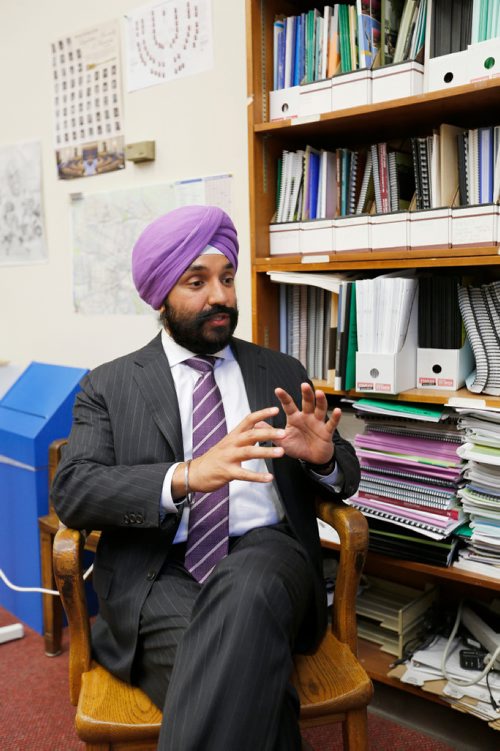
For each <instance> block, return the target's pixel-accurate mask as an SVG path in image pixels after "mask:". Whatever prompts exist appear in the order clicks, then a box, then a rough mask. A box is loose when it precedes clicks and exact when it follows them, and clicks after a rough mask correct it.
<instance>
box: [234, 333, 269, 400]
mask: <svg viewBox="0 0 500 751" xmlns="http://www.w3.org/2000/svg"><path fill="white" fill-rule="evenodd" d="M231 347H232V350H233V352H234V356H235V357H236V359H237V361H238V364H239V366H240V368H241V373H242V375H243V380H244V382H245V386H246V390H247V396H248V403H249V405H250V411H251V412H255V411H256V410H258V409H262V408H263V407H270V406H271V405H272V404H274V403H275V402H276V397H275V396H274V394H273V393H272V390H271V388H270V385H269V374H268V369H267V365H266V363H265V362H264V357H263V356H262V354H263V353H262V350H261V349H260V347H257V348H256V347H254V346H252V345H249V344H248V343H247V342H244V341H243V340H241V339H233V342H232V344H231Z"/></svg>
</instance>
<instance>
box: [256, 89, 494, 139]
mask: <svg viewBox="0 0 500 751" xmlns="http://www.w3.org/2000/svg"><path fill="white" fill-rule="evenodd" d="M438 111H439V118H440V120H441V122H449V123H451V124H452V125H454V124H456V125H460V126H461V127H464V128H475V127H477V126H478V125H480V124H482V123H483V121H484V119H485V117H487V119H488V120H489V121H490V122H492V121H493V120H494V119H495V118H499V117H500V80H498V79H491V80H485V81H477V82H475V83H472V84H467V85H464V86H455V87H454V88H452V89H446V90H443V91H432V92H429V93H426V94H420V95H418V96H411V97H404V98H402V99H393V100H389V101H386V102H380V103H378V104H368V105H365V106H363V107H351V108H350V109H347V110H339V111H337V112H328V113H324V114H321V115H318V117H317V119H315V120H314V121H313V122H311V121H310V118H309V119H307V118H304V119H303V121H301V120H300V119H299V118H296V119H289V120H276V121H274V122H258V123H255V125H254V133H255V134H256V135H267V136H270V135H273V136H277V137H278V136H279V137H280V138H282V139H283V140H285V141H286V140H287V139H290V140H292V141H293V140H296V139H300V140H302V141H303V140H307V139H311V138H313V139H314V140H317V139H318V138H322V137H327V138H329V137H331V136H335V138H340V139H347V140H346V143H347V144H349V143H356V142H357V141H358V140H362V141H364V140H366V134H367V132H369V133H370V138H371V139H372V141H376V140H379V139H384V140H390V139H392V138H396V137H398V136H400V135H401V133H402V132H409V131H412V130H413V131H415V132H416V131H420V130H425V129H426V128H431V127H432V126H433V125H435V124H436V113H437V112H438Z"/></svg>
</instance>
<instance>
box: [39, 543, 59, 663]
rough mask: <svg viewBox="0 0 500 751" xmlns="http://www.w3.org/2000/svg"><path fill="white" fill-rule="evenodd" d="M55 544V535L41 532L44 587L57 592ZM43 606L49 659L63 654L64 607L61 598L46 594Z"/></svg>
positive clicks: (43, 598)
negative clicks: (54, 569) (53, 555)
mask: <svg viewBox="0 0 500 751" xmlns="http://www.w3.org/2000/svg"><path fill="white" fill-rule="evenodd" d="M53 543H54V535H52V534H50V533H49V532H44V531H40V557H41V575H42V587H43V588H44V589H53V590H56V589H57V587H56V583H55V580H54V573H53V571H52V546H53ZM42 606H43V632H44V641H45V654H46V655H47V657H56V655H59V654H61V642H62V618H63V607H62V604H61V600H60V599H59V597H57V596H56V595H46V594H44V595H42Z"/></svg>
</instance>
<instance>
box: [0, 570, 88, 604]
mask: <svg viewBox="0 0 500 751" xmlns="http://www.w3.org/2000/svg"><path fill="white" fill-rule="evenodd" d="M93 568H94V564H92V565H91V566H89V568H88V569H87V570H86V572H85V573H84V575H83V579H84V581H85V579H88V577H89V576H90V574H91V573H92V570H93ZM0 579H2V581H3V582H4V584H6V585H7V586H8V587H9V589H13V590H14V591H15V592H40V593H41V594H42V595H54V596H56V597H59V592H58V591H57V589H43V587H18V586H17V584H12V582H11V581H9V579H7V577H6V575H5V574H4V572H3V571H2V569H1V568H0Z"/></svg>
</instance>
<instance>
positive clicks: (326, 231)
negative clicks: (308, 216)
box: [300, 219, 333, 254]
mask: <svg viewBox="0 0 500 751" xmlns="http://www.w3.org/2000/svg"><path fill="white" fill-rule="evenodd" d="M300 252H301V253H304V254H307V253H332V252H333V219H312V220H311V221H309V222H301V223H300Z"/></svg>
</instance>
